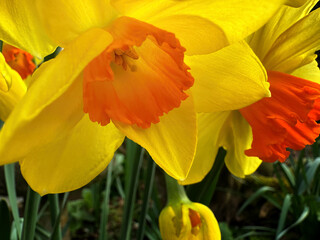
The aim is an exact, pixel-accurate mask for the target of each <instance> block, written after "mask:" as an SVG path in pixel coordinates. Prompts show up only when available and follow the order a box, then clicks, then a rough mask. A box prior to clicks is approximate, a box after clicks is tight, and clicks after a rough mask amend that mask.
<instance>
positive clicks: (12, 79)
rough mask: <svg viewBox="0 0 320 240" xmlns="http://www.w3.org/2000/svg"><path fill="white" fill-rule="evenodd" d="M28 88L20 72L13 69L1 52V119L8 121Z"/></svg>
mask: <svg viewBox="0 0 320 240" xmlns="http://www.w3.org/2000/svg"><path fill="white" fill-rule="evenodd" d="M26 90H27V88H26V85H25V83H24V82H23V80H22V79H21V77H20V76H19V74H18V73H17V72H16V71H14V70H13V69H11V67H10V66H9V65H8V64H7V63H6V61H5V58H4V56H3V55H2V54H1V53H0V120H2V121H6V119H7V118H8V116H9V114H10V113H11V111H12V110H13V108H14V107H15V106H16V105H17V103H18V102H19V101H20V99H21V98H22V97H23V95H24V94H25V93H26Z"/></svg>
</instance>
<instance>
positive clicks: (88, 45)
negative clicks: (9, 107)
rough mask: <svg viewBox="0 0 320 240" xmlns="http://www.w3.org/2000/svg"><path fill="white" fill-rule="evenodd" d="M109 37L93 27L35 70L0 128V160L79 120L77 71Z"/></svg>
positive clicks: (46, 140) (24, 151)
mask: <svg viewBox="0 0 320 240" xmlns="http://www.w3.org/2000/svg"><path fill="white" fill-rule="evenodd" d="M110 41H111V37H110V35H109V34H108V33H106V32H105V31H103V30H100V29H93V30H91V31H89V32H86V33H85V34H83V35H81V36H80V37H79V38H78V39H76V40H75V41H74V42H72V43H71V44H70V45H68V48H66V49H65V50H63V51H62V52H61V53H60V54H59V55H58V56H57V57H56V58H55V59H53V60H50V61H49V62H47V63H44V64H43V65H41V67H40V68H39V69H38V70H36V72H35V74H34V78H35V81H34V82H33V84H32V85H31V87H30V88H29V89H28V92H27V94H26V95H25V97H24V98H23V99H22V100H21V101H20V102H19V104H18V105H17V106H16V108H15V109H14V111H13V112H12V113H11V114H10V117H9V118H8V120H7V121H6V124H5V126H4V127H3V128H2V130H1V133H0V142H1V145H0V156H1V157H0V164H6V163H10V162H14V161H18V160H19V159H20V158H22V157H24V156H25V155H27V154H28V153H29V152H30V151H31V150H33V149H35V148H37V147H39V146H41V145H45V144H47V143H49V142H51V141H52V140H53V139H55V138H57V137H62V136H63V135H64V134H66V132H67V131H69V130H70V129H71V128H72V127H74V126H75V125H76V124H77V122H78V121H80V119H81V118H82V116H83V109H82V108H83V101H82V74H81V71H82V69H83V68H84V67H85V66H86V65H87V64H88V63H89V62H90V61H91V60H92V59H93V58H94V57H96V56H97V55H98V54H100V53H101V52H102V51H103V50H104V48H105V46H106V45H108V43H109V42H110ZM92 42H94V43H95V44H92ZM17 146H19V151H17Z"/></svg>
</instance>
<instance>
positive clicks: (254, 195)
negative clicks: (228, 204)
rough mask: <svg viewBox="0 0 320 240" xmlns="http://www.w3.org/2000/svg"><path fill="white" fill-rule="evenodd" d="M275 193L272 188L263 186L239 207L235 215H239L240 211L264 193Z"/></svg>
mask: <svg viewBox="0 0 320 240" xmlns="http://www.w3.org/2000/svg"><path fill="white" fill-rule="evenodd" d="M273 191H275V189H274V188H272V187H269V186H263V187H261V188H259V189H258V191H256V192H255V193H254V194H252V195H251V196H250V197H249V198H248V199H247V201H245V202H244V204H243V205H242V206H241V207H240V209H239V210H238V212H237V215H239V214H240V213H242V211H243V210H244V209H245V208H246V207H247V206H248V205H249V204H250V203H252V202H253V201H254V200H255V199H257V198H258V197H260V196H262V194H264V193H266V192H273Z"/></svg>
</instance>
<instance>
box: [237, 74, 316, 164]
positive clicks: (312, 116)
mask: <svg viewBox="0 0 320 240" xmlns="http://www.w3.org/2000/svg"><path fill="white" fill-rule="evenodd" d="M268 81H269V83H270V92H271V97H270V98H263V99H262V100H260V101H258V102H256V103H254V104H252V105H250V106H248V107H245V108H243V109H241V110H240V112H241V114H242V116H243V117H244V118H245V119H246V120H247V121H248V123H249V124H250V126H251V128H252V133H253V141H252V145H251V149H248V150H246V151H245V153H246V155H248V156H257V157H259V158H260V159H262V160H263V161H266V162H274V161H276V160H280V161H285V160H286V159H287V158H288V156H289V151H287V148H291V149H294V150H301V149H303V148H304V147H305V146H306V145H309V144H312V143H314V141H315V139H316V138H317V137H318V136H319V133H320V125H319V124H317V122H316V121H317V120H319V119H320V85H319V84H317V83H315V82H311V81H308V80H305V79H302V78H298V77H295V76H292V75H289V74H285V73H280V72H274V71H269V72H268Z"/></svg>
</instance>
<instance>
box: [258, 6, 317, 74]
mask: <svg viewBox="0 0 320 240" xmlns="http://www.w3.org/2000/svg"><path fill="white" fill-rule="evenodd" d="M319 48H320V9H317V10H315V11H313V12H311V13H310V14H309V15H308V16H306V17H304V18H303V19H301V20H300V21H298V22H297V23H296V24H294V25H293V26H291V27H290V28H289V29H288V30H286V31H285V32H284V33H282V34H281V35H280V36H279V38H278V39H277V40H276V41H275V43H274V44H273V46H272V47H271V49H270V51H269V52H268V54H267V55H266V57H265V59H264V61H263V63H264V65H265V67H266V68H267V69H268V70H273V71H279V72H285V73H291V72H293V71H294V70H295V69H297V68H299V67H301V66H303V65H306V64H308V63H310V62H312V61H313V60H314V52H315V51H316V50H318V49H319Z"/></svg>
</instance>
